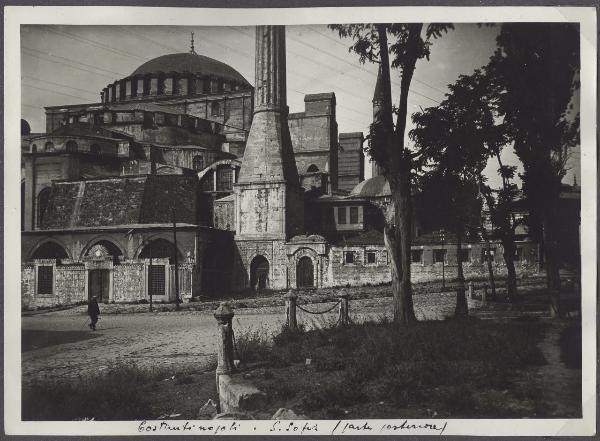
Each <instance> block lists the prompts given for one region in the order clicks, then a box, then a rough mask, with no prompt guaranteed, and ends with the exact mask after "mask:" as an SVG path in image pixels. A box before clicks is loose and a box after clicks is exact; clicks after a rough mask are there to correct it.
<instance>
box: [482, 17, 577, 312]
mask: <svg viewBox="0 0 600 441" xmlns="http://www.w3.org/2000/svg"><path fill="white" fill-rule="evenodd" d="M497 44H498V49H497V50H496V52H495V53H494V55H493V57H492V58H491V60H490V63H489V64H488V66H487V68H486V73H487V76H488V78H489V80H490V84H491V86H493V88H494V93H495V95H496V97H497V102H498V110H499V113H500V115H501V116H502V117H503V118H504V123H505V124H506V126H507V129H508V136H509V137H510V139H511V140H512V141H513V142H514V149H515V152H516V154H517V156H518V157H519V159H520V160H521V162H522V163H523V168H524V172H523V174H522V175H521V178H522V180H523V192H524V196H525V201H526V203H527V207H528V210H529V216H528V218H527V222H528V224H529V230H530V232H531V233H532V234H534V235H535V236H536V238H537V239H538V240H541V242H542V244H543V249H544V255H545V265H546V281H547V285H548V288H550V289H551V290H552V292H553V296H554V297H553V301H554V306H556V305H557V304H558V303H557V300H558V289H559V288H560V277H559V273H558V269H559V263H560V259H559V255H558V253H557V224H556V219H557V218H558V216H557V211H558V201H559V196H560V191H561V181H562V178H563V177H564V176H565V173H566V170H567V168H566V163H567V159H568V157H569V152H570V151H571V150H572V148H573V147H574V146H576V145H577V144H578V143H579V116H578V114H576V115H575V116H574V117H570V111H571V110H572V109H571V108H570V102H571V99H572V96H573V93H574V91H575V90H576V89H577V88H578V87H579V85H578V80H577V78H578V72H579V65H580V61H579V29H578V26H577V25H575V24H570V23H506V24H503V25H502V28H501V30H500V33H499V35H498V37H497ZM555 311H556V309H555Z"/></svg>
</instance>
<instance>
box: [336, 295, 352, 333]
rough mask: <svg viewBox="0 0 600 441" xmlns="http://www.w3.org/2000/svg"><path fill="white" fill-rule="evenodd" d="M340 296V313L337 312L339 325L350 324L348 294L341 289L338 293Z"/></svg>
mask: <svg viewBox="0 0 600 441" xmlns="http://www.w3.org/2000/svg"><path fill="white" fill-rule="evenodd" d="M338 297H339V298H340V313H339V323H340V325H341V326H346V325H348V324H350V315H349V308H348V299H349V298H350V294H348V293H347V292H346V291H345V290H342V292H340V294H338Z"/></svg>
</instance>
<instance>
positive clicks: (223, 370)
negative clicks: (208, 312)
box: [214, 302, 235, 392]
mask: <svg viewBox="0 0 600 441" xmlns="http://www.w3.org/2000/svg"><path fill="white" fill-rule="evenodd" d="M233 315H234V314H233V310H232V309H231V307H230V306H229V305H228V304H227V303H225V302H221V304H220V305H219V307H218V308H217V309H216V310H215V312H214V316H215V319H216V320H217V326H218V328H219V336H218V341H217V371H216V380H217V392H218V391H219V377H220V376H221V375H229V374H231V373H232V372H233V371H234V370H235V366H234V364H233V329H232V327H231V319H232V318H233Z"/></svg>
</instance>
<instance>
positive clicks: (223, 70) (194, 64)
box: [131, 53, 250, 85]
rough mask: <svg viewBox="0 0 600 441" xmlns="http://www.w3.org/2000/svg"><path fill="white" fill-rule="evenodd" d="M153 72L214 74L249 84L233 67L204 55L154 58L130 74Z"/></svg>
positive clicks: (171, 55)
mask: <svg viewBox="0 0 600 441" xmlns="http://www.w3.org/2000/svg"><path fill="white" fill-rule="evenodd" d="M155 72H165V73H167V72H178V73H184V72H190V73H194V74H198V73H199V74H202V75H214V76H216V77H219V78H223V79H227V80H233V81H235V82H239V83H243V84H247V85H250V83H248V81H247V80H246V79H245V78H244V77H243V76H242V74H240V73H239V72H238V71H237V70H235V69H234V68H233V67H231V66H228V65H227V64H225V63H221V62H220V61H217V60H213V59H212V58H209V57H205V56H204V55H197V54H190V53H180V54H169V55H163V56H160V57H157V58H154V59H152V60H150V61H147V62H145V63H144V64H142V65H141V66H140V67H138V68H137V69H136V70H135V71H134V72H133V73H132V74H131V76H134V75H143V74H149V73H155Z"/></svg>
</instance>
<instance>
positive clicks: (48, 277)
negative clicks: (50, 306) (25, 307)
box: [37, 266, 54, 294]
mask: <svg viewBox="0 0 600 441" xmlns="http://www.w3.org/2000/svg"><path fill="white" fill-rule="evenodd" d="M53 278H54V267H52V266H38V278H37V293H38V294H52V291H53V290H52V288H53V283H52V282H53Z"/></svg>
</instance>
